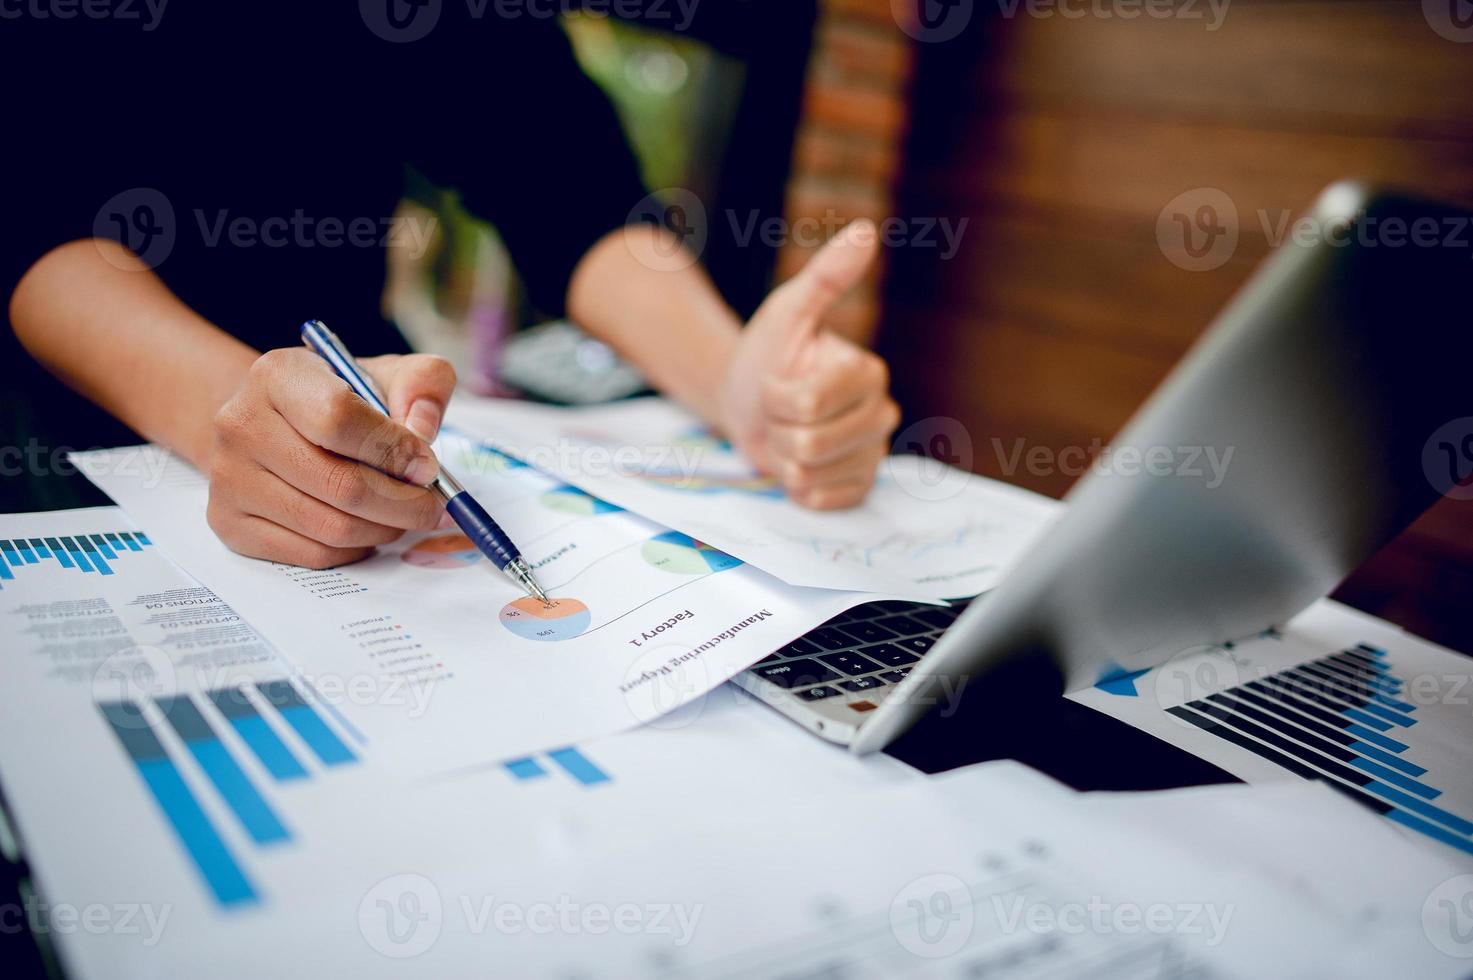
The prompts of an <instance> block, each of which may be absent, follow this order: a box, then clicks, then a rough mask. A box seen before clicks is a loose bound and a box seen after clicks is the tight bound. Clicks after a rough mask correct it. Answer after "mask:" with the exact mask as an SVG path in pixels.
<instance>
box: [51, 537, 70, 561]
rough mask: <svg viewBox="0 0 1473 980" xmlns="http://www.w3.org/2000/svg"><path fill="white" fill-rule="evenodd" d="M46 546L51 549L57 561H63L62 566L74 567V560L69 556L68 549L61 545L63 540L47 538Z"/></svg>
mask: <svg viewBox="0 0 1473 980" xmlns="http://www.w3.org/2000/svg"><path fill="white" fill-rule="evenodd" d="M46 547H48V548H50V549H51V556H52V557H53V558H55V559H56V560H57V561H59V562H61V567H62V568H71V567H72V560H71V559H70V558H68V557H67V554H66V549H64V548H63V547H62V546H61V542H59V541H57V540H56V539H55V538H47V539H46Z"/></svg>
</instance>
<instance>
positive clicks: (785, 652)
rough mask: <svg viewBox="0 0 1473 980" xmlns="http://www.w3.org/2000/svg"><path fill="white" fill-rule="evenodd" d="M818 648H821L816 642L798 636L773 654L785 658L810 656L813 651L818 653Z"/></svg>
mask: <svg viewBox="0 0 1473 980" xmlns="http://www.w3.org/2000/svg"><path fill="white" fill-rule="evenodd" d="M820 649H821V648H820V647H819V646H818V644H816V643H810V642H808V641H807V640H805V639H803V638H802V637H801V636H800V637H798V639H796V640H794V641H793V642H792V643H789V644H788V645H787V646H785V647H782V648H781V649H779V650H778V651H777V653H775V654H773V656H776V657H784V658H786V657H811V656H813V655H814V654H815V653H818V652H819V650H820Z"/></svg>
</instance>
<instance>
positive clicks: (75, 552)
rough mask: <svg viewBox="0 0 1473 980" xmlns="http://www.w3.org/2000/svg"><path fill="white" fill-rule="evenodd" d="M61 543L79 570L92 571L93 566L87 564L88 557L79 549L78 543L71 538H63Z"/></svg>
mask: <svg viewBox="0 0 1473 980" xmlns="http://www.w3.org/2000/svg"><path fill="white" fill-rule="evenodd" d="M61 543H62V544H63V545H64V546H65V547H66V550H67V553H68V554H69V555H71V556H72V561H74V562H76V563H77V567H78V568H80V569H81V570H82V571H84V572H90V571H92V566H91V565H89V564H87V556H86V555H84V554H83V553H82V549H81V548H78V547H77V542H75V541H73V540H72V539H71V538H62V539H61Z"/></svg>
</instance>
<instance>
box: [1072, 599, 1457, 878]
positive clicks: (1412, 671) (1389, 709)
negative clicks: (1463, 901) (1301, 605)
mask: <svg viewBox="0 0 1473 980" xmlns="http://www.w3.org/2000/svg"><path fill="white" fill-rule="evenodd" d="M1362 644H1364V646H1362ZM1347 651H1348V652H1347ZM1359 665H1373V666H1372V667H1371V669H1367V667H1365V666H1359ZM1364 678H1369V679H1364ZM1068 697H1070V698H1071V699H1072V700H1075V701H1078V702H1079V703H1080V704H1086V705H1089V706H1090V707H1092V708H1095V709H1097V710H1099V711H1102V712H1104V713H1105V714H1108V715H1110V716H1111V717H1114V718H1118V719H1120V720H1121V721H1124V722H1126V723H1127V724H1129V725H1133V726H1135V727H1136V728H1139V729H1141V730H1143V731H1146V732H1150V733H1151V734H1152V735H1155V736H1156V737H1158V738H1161V739H1163V740H1165V741H1167V742H1170V743H1171V744H1172V745H1175V746H1178V747H1179V748H1182V749H1185V750H1186V751H1188V752H1191V753H1192V754H1193V755H1196V756H1198V757H1200V758H1203V759H1206V760H1207V761H1208V762H1211V763H1213V764H1214V765H1217V766H1220V767H1222V768H1223V769H1226V770H1227V771H1228V772H1230V773H1232V774H1233V775H1235V776H1238V777H1240V778H1242V779H1245V780H1248V781H1250V782H1269V783H1272V782H1283V781H1286V780H1296V779H1300V778H1313V779H1324V780H1330V781H1332V782H1334V783H1335V784H1337V785H1340V786H1342V787H1345V788H1347V789H1350V790H1353V791H1355V792H1358V793H1361V794H1362V795H1363V796H1364V797H1366V798H1367V799H1369V800H1371V801H1373V802H1375V803H1376V805H1377V806H1379V807H1384V808H1386V810H1387V817H1388V818H1389V819H1390V820H1392V821H1393V822H1395V823H1396V824H1397V826H1399V827H1401V828H1403V829H1406V830H1407V832H1408V833H1413V834H1415V835H1416V836H1417V838H1418V839H1419V840H1426V839H1435V840H1438V841H1440V842H1441V844H1440V845H1439V846H1444V845H1445V846H1446V847H1448V848H1449V849H1450V850H1452V851H1454V852H1456V853H1458V854H1459V856H1460V857H1462V858H1464V859H1473V784H1470V782H1469V780H1468V779H1467V772H1468V759H1469V758H1470V757H1473V708H1470V706H1473V660H1470V659H1469V658H1467V657H1465V656H1462V655H1460V654H1457V653H1454V652H1453V651H1451V650H1448V649H1445V648H1443V647H1439V646H1436V645H1435V644H1432V643H1428V642H1426V641H1424V640H1420V639H1418V638H1417V637H1414V636H1411V635H1409V634H1408V633H1406V632H1405V631H1403V630H1400V629H1398V628H1396V627H1395V626H1392V625H1391V624H1389V623H1386V622H1384V621H1382V620H1379V619H1375V618H1374V617H1371V616H1367V615H1365V614H1364V613H1360V612H1357V611H1355V610H1353V609H1350V608H1349V607H1347V606H1344V605H1341V604H1339V603H1336V602H1332V601H1329V600H1325V601H1322V602H1318V603H1316V604H1315V605H1314V606H1312V607H1310V608H1309V609H1308V610H1306V611H1305V612H1304V613H1302V614H1300V615H1299V616H1297V617H1296V618H1295V619H1294V620H1293V621H1292V622H1290V623H1289V624H1288V626H1286V627H1284V629H1283V630H1282V631H1274V632H1272V633H1269V634H1266V635H1264V636H1262V637H1259V638H1257V639H1254V640H1251V641H1248V642H1243V643H1238V644H1235V645H1233V646H1232V647H1231V648H1224V647H1213V648H1210V649H1201V650H1195V651H1188V652H1185V653H1183V654H1181V655H1179V656H1176V657H1173V658H1171V659H1170V660H1168V661H1167V662H1166V663H1164V664H1162V665H1161V666H1159V667H1156V668H1154V669H1152V670H1149V671H1145V672H1143V673H1141V674H1138V675H1135V676H1127V677H1117V678H1113V679H1109V680H1106V681H1104V682H1103V683H1101V684H1097V685H1095V686H1093V687H1089V688H1084V689H1082V690H1077V691H1074V692H1072V693H1070V694H1069V695H1068ZM1183 711H1185V712H1187V714H1186V715H1182V714H1181V712H1183ZM1174 712H1175V713H1174ZM1191 719H1196V720H1197V722H1205V723H1206V727H1203V725H1202V724H1199V723H1194V722H1193V721H1192V720H1191ZM1266 753H1267V754H1266ZM1275 757H1277V758H1279V759H1288V760H1290V761H1291V762H1292V763H1293V764H1294V766H1295V767H1298V768H1299V769H1302V770H1303V771H1302V772H1296V771H1295V769H1294V768H1293V767H1286V766H1285V765H1282V764H1280V763H1279V762H1278V761H1275Z"/></svg>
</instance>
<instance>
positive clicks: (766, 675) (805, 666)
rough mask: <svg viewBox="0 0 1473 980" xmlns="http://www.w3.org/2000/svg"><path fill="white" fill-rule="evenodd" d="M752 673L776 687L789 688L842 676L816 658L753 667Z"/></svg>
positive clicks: (832, 679) (824, 681)
mask: <svg viewBox="0 0 1473 980" xmlns="http://www.w3.org/2000/svg"><path fill="white" fill-rule="evenodd" d="M752 673H754V674H756V675H757V676H758V677H760V678H762V679H763V680H768V681H772V683H774V684H776V685H777V686H778V687H786V688H789V689H792V688H795V687H806V686H808V685H809V684H822V683H827V682H828V681H836V680H838V679H839V678H840V677H842V676H843V675H842V674H836V673H834V672H833V671H832V670H829V669H828V668H827V667H825V666H824V665H823V664H821V663H819V662H818V661H817V660H788V661H785V662H783V663H779V664H768V665H766V666H760V667H753V668H752Z"/></svg>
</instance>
